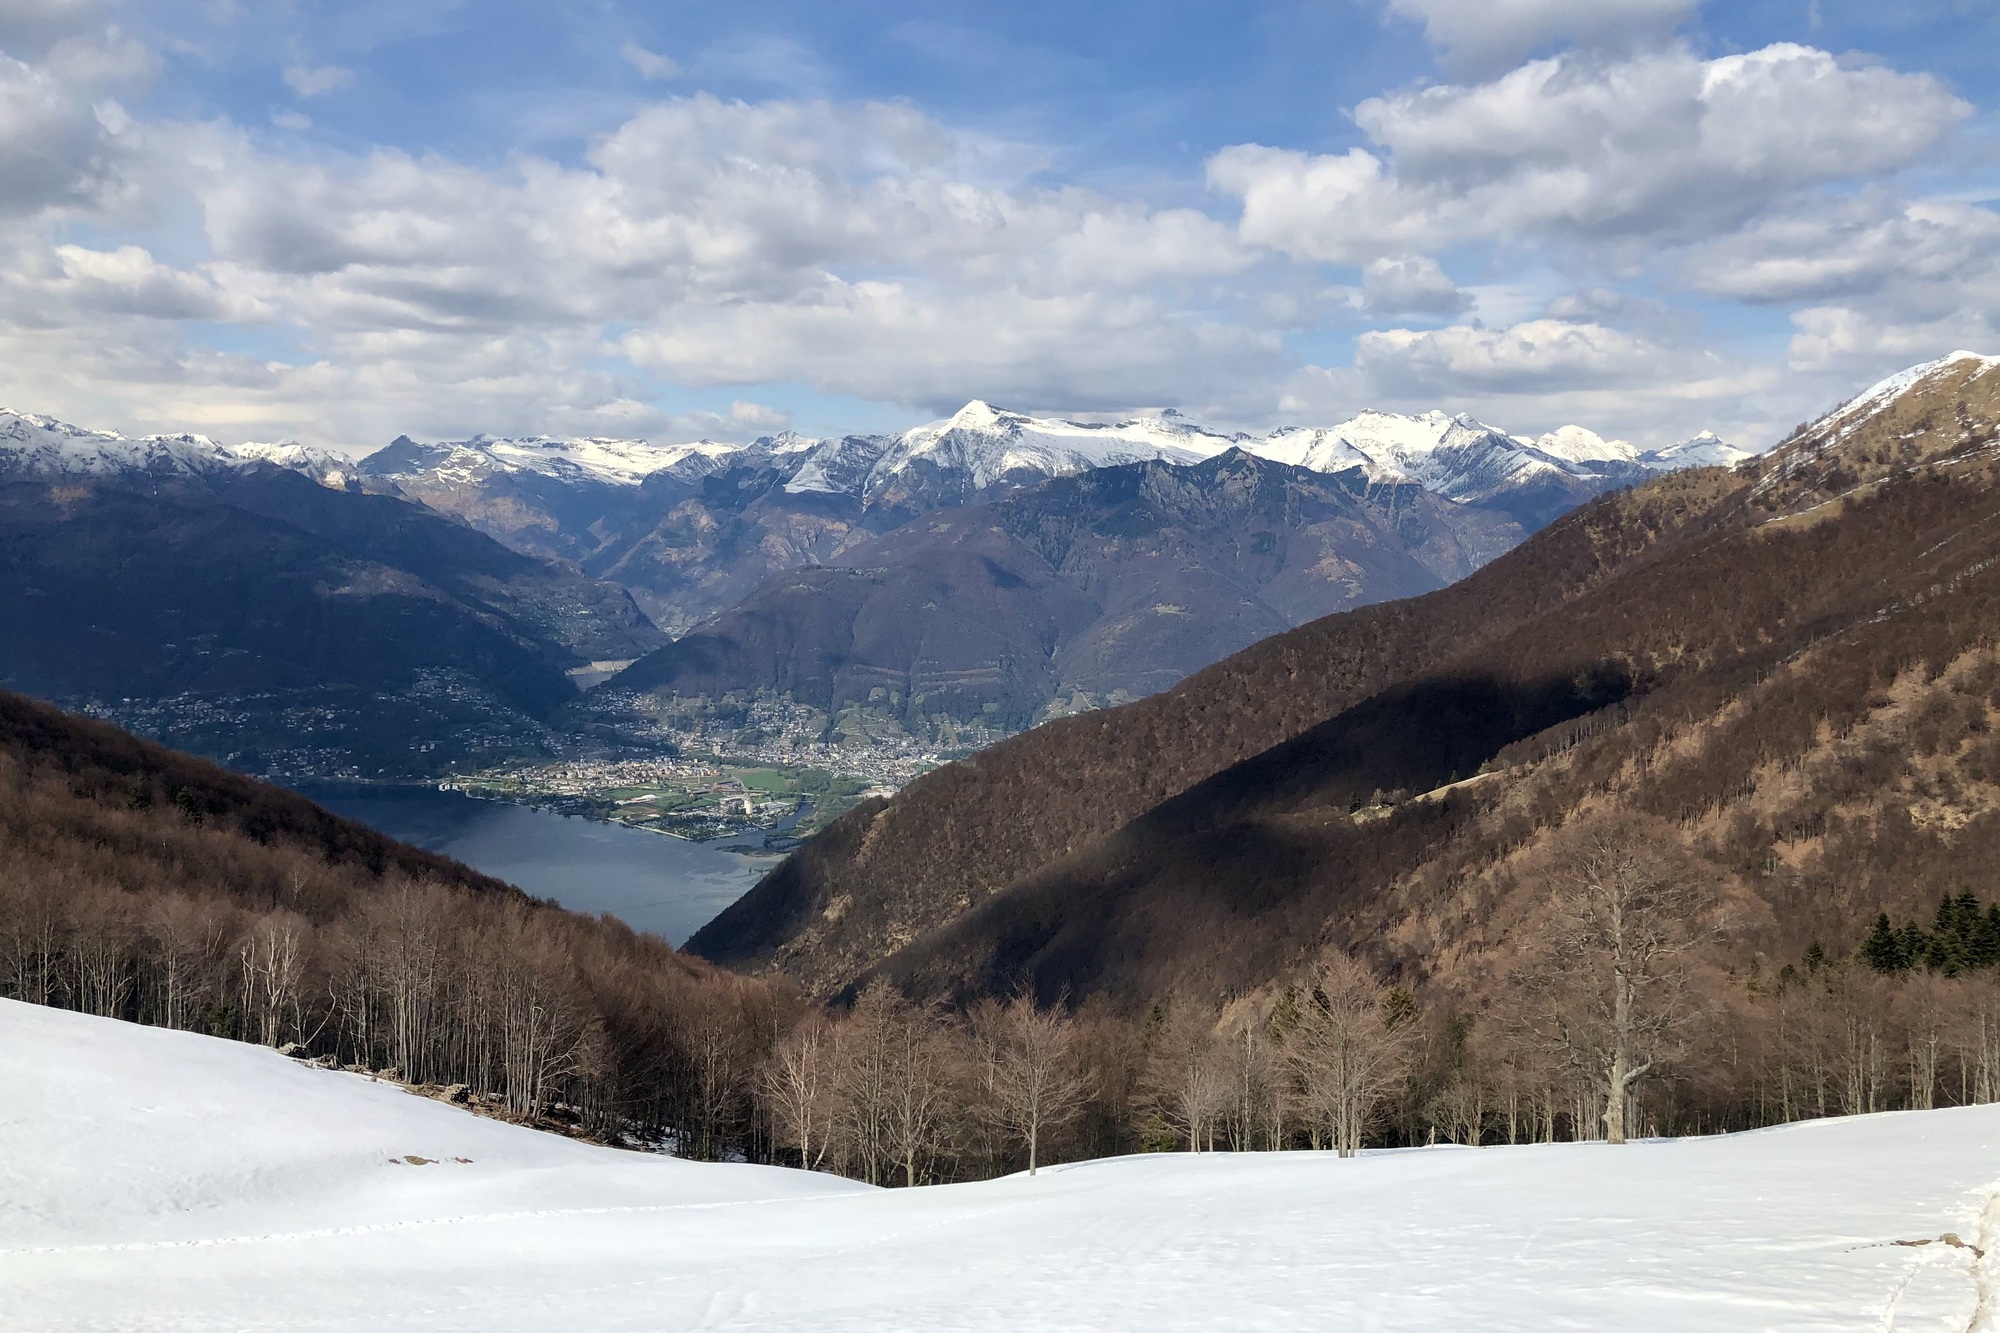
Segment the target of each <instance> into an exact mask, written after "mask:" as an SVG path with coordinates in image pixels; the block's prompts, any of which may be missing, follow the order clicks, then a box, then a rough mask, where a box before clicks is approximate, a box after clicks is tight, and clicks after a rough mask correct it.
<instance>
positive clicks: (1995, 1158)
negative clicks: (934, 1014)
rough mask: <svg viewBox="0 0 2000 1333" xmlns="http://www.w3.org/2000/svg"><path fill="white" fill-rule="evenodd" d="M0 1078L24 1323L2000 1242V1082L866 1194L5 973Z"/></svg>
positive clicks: (988, 1322)
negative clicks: (141, 1021) (1687, 1132)
mask: <svg viewBox="0 0 2000 1333" xmlns="http://www.w3.org/2000/svg"><path fill="white" fill-rule="evenodd" d="M0 1090H4V1092H0V1293H5V1298H4V1299H3V1300H0V1329H9V1330H16V1329H18V1330H28V1329H34V1330H38V1333H52V1331H55V1330H68V1329H76V1330H82V1329H107V1328H141V1327H143V1328H146V1329H149V1330H178V1329H242V1328H257V1329H264V1330H281V1329H307V1328H310V1329H315V1330H345V1329H353V1330H399V1329H411V1330H415V1329H425V1330H461V1329H462V1330H479V1333H512V1331H513V1330H537V1331H546V1330H567V1329H632V1330H638V1329H647V1330H653V1329H675V1330H700V1329H717V1330H720V1329H731V1330H762V1329H768V1330H781V1329H782V1330H857V1331H858V1330H881V1329H896V1330H903V1329H909V1330H918V1329H926V1330H927V1329H941V1328H950V1329H958V1330H985V1329H993V1330H1009V1331H1010V1333H1039V1331H1040V1330H1057V1329H1062V1330H1080V1329H1089V1330H1128V1329H1129V1330H1148V1331H1150V1330H1183V1329H1185V1330H1197V1329H1198V1330H1214V1329H1271V1330H1279V1329H1285V1330H1289V1329H1304V1328H1324V1329H1342V1328H1375V1329H1398V1330H1403V1329H1407V1330H1431V1329H1435V1330H1461V1329H1479V1330H1482V1333H1484V1331H1490V1330H1535V1331H1536V1333H1542V1331H1543V1330H1548V1329H1556V1328H1572V1329H1613V1328H1616V1329H1620V1330H1632V1331H1634V1333H1647V1331H1649V1330H1695V1329H1700V1330H1718V1331H1726V1330H1737V1329H1741V1330H1751V1329H1757V1330H1807V1329H1811V1330H1818V1331H1825V1330H1842V1329H1853V1330H1876V1329H1886V1328H1894V1329H1935V1330H1945V1329H1951V1330H1960V1329H1966V1328H1968V1327H1973V1326H1975V1322H1974V1321H1975V1318H1978V1319H1987V1320H1990V1318H1991V1313H1992V1305H1991V1303H1990V1298H1989V1297H1988V1293H1990V1291H1991V1290H1992V1278H1993V1265H1994V1263H1995V1262H1996V1261H2000V1255H1995V1254H1994V1248H1993V1247H1994V1245H1995V1244H1996V1243H2000V1237H1996V1235H1995V1234H1994V1232H1995V1227H1994V1214H1995V1211H1996V1206H1995V1203H1994V1185H1993V1182H1994V1178H1995V1177H1996V1175H2000V1107H1978V1108H1972V1109H1966V1110H1950V1111H1932V1112H1914V1113H1899V1114H1891V1115H1878V1116H1870V1117H1865V1118H1860V1119H1853V1120H1839V1121H1822V1122H1818V1123H1814V1124H1806V1125H1799V1126H1794V1127H1791V1128H1787V1129H1782V1130H1775V1131H1766V1132H1763V1133H1757V1134H1746V1135H1739V1136H1735V1137H1731V1138H1721V1139H1704V1140H1689V1141H1681V1142H1663V1143H1640V1144H1633V1145H1629V1146H1627V1147H1624V1148H1606V1147H1603V1146H1601V1145H1594V1144H1583V1145H1567V1144H1565V1145H1550V1146H1538V1147H1524V1148H1485V1149H1478V1150H1472V1149H1463V1148H1433V1149H1418V1150H1412V1151H1405V1152H1388V1153H1371V1154H1365V1155H1364V1156H1362V1157H1361V1158H1359V1159H1357V1160H1352V1161H1342V1160H1339V1159H1336V1158H1333V1157H1330V1156H1326V1155H1321V1154H1306V1153H1286V1154H1245V1155H1240V1156H1231V1155H1207V1156H1201V1157H1190V1156H1185V1155H1180V1154H1172V1155H1159V1156H1152V1157H1142V1158H1123V1159H1116V1160H1111V1161H1103V1162H1093V1163H1086V1164H1081V1165H1077V1166H1071V1167H1060V1168H1056V1169H1053V1170H1049V1171H1045V1172H1043V1173H1042V1174H1041V1175H1039V1176H1036V1177H1034V1178H1028V1177H1024V1176H1017V1177H1013V1178H1010V1179H1006V1180H999V1181H992V1182H988V1183H985V1184H979V1185H957V1186H947V1187H941V1188H932V1189H922V1190H902V1191H876V1190H869V1189H864V1188H861V1187H858V1186H854V1185H850V1184H848V1183H846V1182H843V1181H839V1180H835V1179H832V1178H830V1177H825V1176H811V1175H805V1174H803V1173H799V1172H790V1171H780V1170H775V1169H764V1168H756V1167H746V1166H701V1165H694V1164H690V1163H682V1162H674V1161H665V1160H661V1159H657V1158H650V1157H643V1156H638V1155H634V1154H624V1153H617V1152H612V1151H609V1150H603V1149H594V1148H588V1147H583V1146H580V1145H576V1144H571V1143H567V1142H564V1141H560V1140H551V1139H546V1138H542V1137H541V1136H538V1135H535V1134H533V1133H531V1132H529V1131H526V1130H516V1129H512V1128H509V1127H507V1126H504V1125H498V1124H494V1123H491V1122H487V1121H481V1120H477V1119H475V1118H474V1117H472V1116H470V1115H468V1114H466V1113H465V1112H463V1111H460V1110H457V1109H454V1108H452V1107H448V1106H444V1105H441V1104H438V1103H435V1102H427V1101H423V1100H420V1099H418V1098H415V1097H412V1096H409V1095H408V1094H405V1093H403V1092H401V1091H399V1090H397V1089H395V1088H393V1087H390V1086H388V1085H384V1084H373V1083H370V1082H369V1081H367V1080H366V1079H364V1078H361V1077H359V1076H354V1075H345V1074H334V1073H325V1072H321V1071H317V1070H310V1069H303V1068H298V1067H295V1066H292V1065H291V1064H289V1063H288V1062H287V1061H285V1060H284V1058H283V1057H280V1056H278V1055H276V1054H274V1053H272V1052H269V1051H263V1050H258V1049H255V1048H250V1047H244V1046H236V1045H231V1044H228V1043H224V1042H219V1041H215V1040H212V1039H208V1038H202V1037H194V1036H188V1035H185V1034H176V1033H163V1032H159V1031H156V1030H152V1029H144V1028H136V1027H130V1026H126V1025H123V1024H118V1023H113V1022H110V1021H108V1020H103V1019H93V1018H85V1017H81V1016H78V1015H73V1014H66V1013H59V1012H55V1011H51V1010H43V1009H34V1008H31V1007H29V1006H25V1005H21V1004H17V1003H14V1002H11V1001H0ZM412 1156H415V1157H419V1158H423V1159H428V1160H426V1161H425V1162H424V1164H421V1165H412V1164H410V1162H409V1161H408V1159H409V1158H410V1157H412ZM461 1157H463V1158H468V1159H470V1160H469V1161H464V1162H461V1161H458V1160H457V1159H458V1158H461ZM1947 1232H1949V1233H1953V1234H1954V1235H1955V1236H1956V1237H1958V1238H1960V1239H1961V1240H1962V1241H1963V1242H1965V1243H1967V1244H1970V1245H1975V1246H1979V1247H1980V1248H1981V1249H1982V1250H1983V1251H1984V1253H1985V1254H1987V1255H1993V1256H1994V1258H1992V1259H1976V1258H1975V1254H1974V1252H1973V1251H1972V1250H1969V1249H1966V1248H1963V1247H1961V1246H1954V1245H1950V1244H1946V1243H1942V1242H1941V1241H1940V1240H1939V1238H1940V1237H1941V1236H1942V1235H1944V1234H1945V1233H1947ZM1916 1242H1927V1243H1916ZM1976 1326H1978V1327H1985V1326H1986V1325H1985V1324H1979V1325H1976Z"/></svg>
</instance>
